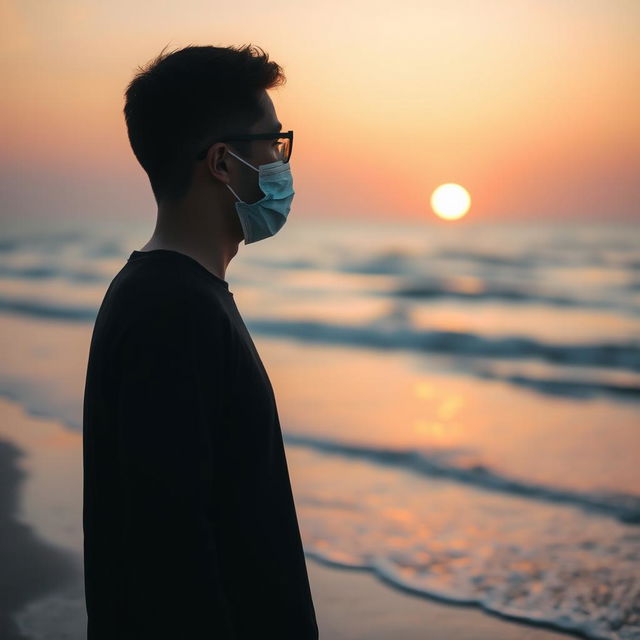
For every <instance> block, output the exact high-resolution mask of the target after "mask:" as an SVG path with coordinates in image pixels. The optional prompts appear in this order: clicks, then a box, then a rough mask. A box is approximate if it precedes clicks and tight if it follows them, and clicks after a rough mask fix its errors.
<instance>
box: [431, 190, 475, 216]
mask: <svg viewBox="0 0 640 640" xmlns="http://www.w3.org/2000/svg"><path fill="white" fill-rule="evenodd" d="M470 206H471V196H470V195H469V192H468V191H467V190H466V189H465V188H464V187H462V186H460V185H459V184H455V183H454V182H447V183H446V184H441V185H440V186H439V187H438V188H437V189H436V190H435V191H434V192H433V193H432V194H431V208H432V209H433V210H434V211H435V213H436V215H438V216H439V217H440V218H442V219H444V220H458V219H459V218H462V216H464V215H465V214H466V213H467V211H469V207H470Z"/></svg>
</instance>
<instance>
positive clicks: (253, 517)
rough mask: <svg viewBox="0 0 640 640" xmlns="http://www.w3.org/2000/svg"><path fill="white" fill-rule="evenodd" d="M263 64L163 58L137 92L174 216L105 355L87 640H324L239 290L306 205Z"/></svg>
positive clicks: (132, 108)
mask: <svg viewBox="0 0 640 640" xmlns="http://www.w3.org/2000/svg"><path fill="white" fill-rule="evenodd" d="M258 49H259V48H255V47H252V46H251V45H248V46H246V47H240V48H234V47H196V46H190V47H186V48H184V49H181V50H178V51H176V52H173V53H171V54H169V55H166V54H165V53H164V51H163V52H162V53H161V54H160V55H159V56H158V57H157V58H156V59H155V60H153V61H152V62H151V63H149V65H148V66H147V67H146V68H144V69H141V70H140V72H139V73H138V74H137V75H136V77H135V78H134V79H133V80H132V81H131V83H130V84H129V86H128V87H127V92H126V104H125V108H124V112H125V117H126V124H127V129H128V134H129V140H130V142H131V146H132V149H133V152H134V154H135V156H136V158H137V159H138V160H139V162H140V164H141V165H142V167H143V168H144V170H145V171H146V172H147V174H148V176H149V180H150V182H151V187H152V190H153V194H154V197H155V200H156V203H157V205H158V214H157V222H156V227H155V230H154V232H153V235H152V236H151V238H150V239H149V241H148V242H147V243H146V244H145V245H144V246H143V247H141V248H140V250H134V251H133V252H132V253H131V255H130V256H129V258H128V261H127V263H126V264H125V265H124V266H123V268H122V269H121V270H120V271H119V273H118V274H117V275H116V276H115V277H114V279H113V280H112V282H111V284H110V286H109V288H108V290H107V292H106V294H105V297H104V300H103V302H102V305H101V306H100V310H99V312H98V316H97V318H96V322H95V326H94V330H93V336H92V340H91V348H90V352H89V360H88V367H87V377H86V386H85V395H84V511H83V521H84V560H85V593H86V605H87V613H88V640H102V639H105V640H106V639H108V640H120V639H125V638H126V639H131V640H134V639H135V640H152V639H153V640H162V639H169V638H170V639H171V640H204V639H205V638H206V639H207V640H227V639H232V638H233V639H237V640H240V639H242V640H245V639H246V640H249V639H251V640H258V639H262V638H278V639H279V640H285V639H291V640H293V639H294V638H295V639H296V640H306V639H317V638H318V627H317V624H316V618H315V612H314V606H313V601H312V597H311V592H310V588H309V581H308V576H307V570H306V565H305V558H304V552H303V547H302V542H301V538H300V532H299V527H298V521H297V517H296V511H295V505H294V500H293V495H292V492H291V485H290V481H289V474H288V469H287V462H286V457H285V452H284V446H283V442H282V433H281V429H280V424H279V419H278V411H277V407H276V401H275V398H274V394H273V389H272V387H271V384H270V382H269V377H268V375H267V372H266V371H265V369H264V366H263V364H262V362H261V360H260V357H259V355H258V353H257V351H256V348H255V345H254V343H253V341H252V339H251V337H250V335H249V333H248V332H247V328H246V326H245V324H244V322H243V320H242V318H241V316H240V313H239V312H238V309H237V307H236V305H235V301H234V298H233V293H232V292H231V291H230V290H229V285H228V283H227V282H226V280H225V272H226V268H227V266H228V264H229V262H230V261H231V259H232V258H233V256H234V255H235V254H236V253H237V251H238V244H239V243H240V241H241V240H243V239H244V240H245V244H249V243H251V242H255V241H256V240H259V239H263V238H267V237H269V236H270V235H273V234H274V233H276V232H277V231H278V230H279V229H280V228H281V227H282V225H283V224H284V221H285V220H286V216H287V214H288V212H289V206H290V203H291V200H292V196H293V190H292V182H291V174H290V169H289V164H288V162H289V154H290V152H291V145H292V138H293V133H292V132H287V133H286V134H285V133H283V132H281V133H282V136H281V137H280V138H278V132H279V131H280V129H281V124H280V122H278V118H277V116H276V113H275V110H274V106H273V103H272V101H271V99H270V97H269V95H268V94H267V92H266V90H267V89H270V88H273V87H274V86H277V85H279V84H282V83H283V82H284V75H283V72H282V68H281V67H280V66H279V65H277V64H276V63H275V62H273V61H269V60H268V56H267V54H265V53H264V52H263V51H262V50H259V51H258ZM260 134H264V135H262V136H261V135H260ZM236 136H237V138H236ZM252 136H253V139H252ZM264 165H266V166H264ZM261 187H262V188H261Z"/></svg>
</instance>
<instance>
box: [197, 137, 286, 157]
mask: <svg viewBox="0 0 640 640" xmlns="http://www.w3.org/2000/svg"><path fill="white" fill-rule="evenodd" d="M240 140H273V141H274V147H275V148H276V156H277V159H278V160H282V161H283V162H289V158H290V157H291V150H292V149H293V131H275V132H274V133H237V134H233V135H229V136H225V137H224V138H220V139H218V140H214V141H213V142H211V143H209V145H208V146H207V147H205V148H204V149H202V151H200V153H198V155H197V156H196V158H197V159H198V160H202V159H204V158H205V157H206V155H207V151H209V149H210V148H211V145H213V144H215V143H216V142H234V141H240Z"/></svg>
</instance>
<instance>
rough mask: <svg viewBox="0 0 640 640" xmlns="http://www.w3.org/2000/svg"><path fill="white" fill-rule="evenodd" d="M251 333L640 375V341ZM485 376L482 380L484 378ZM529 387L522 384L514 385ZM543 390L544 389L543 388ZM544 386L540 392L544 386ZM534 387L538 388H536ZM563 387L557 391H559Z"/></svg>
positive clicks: (272, 327) (80, 311) (75, 315)
mask: <svg viewBox="0 0 640 640" xmlns="http://www.w3.org/2000/svg"><path fill="white" fill-rule="evenodd" d="M0 311H5V312H10V313H20V314H25V315H29V316H33V317H37V318H50V319H59V320H68V321H70V322H89V321H95V318H96V315H97V309H96V308H95V307H91V306H83V305H64V304H60V303H55V302H53V301H42V300H29V299H23V298H11V297H10V296H3V297H0ZM245 323H246V324H247V326H249V327H250V329H251V330H252V331H255V332H256V333H259V334H262V335H269V336H277V337H284V338H289V339H292V340H302V341H308V342H320V343H325V344H342V345H348V346H355V347H368V348H372V349H384V350H388V349H398V350H410V351H413V352H425V353H429V352H431V353H438V354H444V355H449V356H455V357H473V358H489V359H493V358H496V359H523V358H527V359H534V360H542V361H546V362H550V363H553V364H563V365H574V366H589V367H608V368H617V369H624V370H629V371H633V372H639V371H640V341H634V340H630V341H626V342H622V341H620V342H613V341H607V342H605V341H602V342H596V343H581V344H550V343H545V342H542V341H540V340H536V339H534V338H529V337H526V336H502V337H485V336H482V335H479V334H476V333H467V332H460V331H441V330H422V329H415V328H413V327H412V326H411V325H410V324H408V323H407V322H406V321H405V320H403V319H402V318H401V319H400V321H399V322H397V321H396V320H394V318H392V317H387V316H383V317H381V318H379V319H375V320H373V321H371V322H370V323H369V324H366V325H361V326H352V325H339V324H329V323H325V322H320V321H314V320H306V321H305V320H283V319H270V318H255V317H254V318H245ZM483 375H484V374H483ZM515 382H519V383H522V384H525V383H526V381H525V380H524V379H521V380H517V379H516V380H515ZM540 384H542V383H540ZM540 384H539V385H538V386H540ZM571 385H573V387H574V389H577V388H578V387H579V386H582V390H583V392H585V393H586V392H588V391H589V390H590V391H591V392H592V393H593V392H596V391H598V390H601V391H603V392H607V391H609V392H613V393H616V392H619V393H621V394H624V395H627V396H629V397H631V396H634V395H635V393H634V391H633V390H632V389H625V388H623V387H622V386H617V385H607V384H600V385H595V386H593V385H592V386H591V387H589V385H588V384H586V383H585V384H582V385H580V383H578V382H576V381H572V382H569V383H568V384H565V385H564V387H565V388H566V389H567V390H569V388H570V386H571ZM531 386H534V385H533V383H532V384H531ZM562 387H563V383H562V382H559V383H558V384H557V386H556V389H558V390H560V389H561V388H562Z"/></svg>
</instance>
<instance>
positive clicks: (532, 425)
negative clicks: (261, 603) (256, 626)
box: [0, 223, 640, 640]
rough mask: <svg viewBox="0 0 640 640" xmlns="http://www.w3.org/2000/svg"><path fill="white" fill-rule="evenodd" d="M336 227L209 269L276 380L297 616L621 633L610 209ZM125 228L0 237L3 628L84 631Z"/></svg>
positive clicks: (632, 376) (629, 407)
mask: <svg viewBox="0 0 640 640" xmlns="http://www.w3.org/2000/svg"><path fill="white" fill-rule="evenodd" d="M356 231H357V229H354V232H353V233H352V232H351V230H350V229H349V228H344V227H343V226H342V225H337V226H331V225H313V226H311V227H309V228H306V226H303V225H300V226H299V228H298V229H297V230H296V229H295V228H294V229H292V230H291V239H292V241H291V242H290V243H289V244H287V245H286V246H284V245H278V242H277V240H275V241H273V242H272V243H271V244H268V243H264V245H258V246H257V247H253V248H252V249H253V251H252V252H251V253H247V254H246V255H245V254H243V255H242V256H238V258H237V260H236V261H234V264H233V270H230V274H229V281H230V289H231V291H233V292H234V296H235V298H236V302H237V304H238V308H239V309H240V310H241V312H242V314H243V317H244V318H245V320H246V324H247V327H248V329H249V330H250V332H251V334H252V336H253V338H254V341H255V343H256V346H257V348H258V350H259V352H260V355H261V358H262V360H263V362H264V364H265V368H266V369H267V371H268V372H269V376H270V379H271V382H272V384H273V388H274V392H275V396H276V398H277V402H278V411H279V415H280V418H281V424H282V431H283V438H284V442H285V449H286V455H287V461H288V467H289V472H290V476H291V485H292V489H293V493H294V497H295V502H296V510H297V515H298V520H299V524H300V531H301V536H302V540H303V543H304V548H305V553H306V555H307V558H308V567H309V576H310V582H311V587H312V593H313V596H314V602H315V604H316V609H317V615H318V623H319V626H320V631H321V638H322V639H323V640H333V639H335V640H339V639H341V638H363V639H364V638H373V639H375V638H385V639H386V638H389V639H390V640H403V639H404V638H408V639H413V638H427V639H429V638H453V639H455V638H474V639H482V638H542V637H554V636H557V637H566V635H565V632H566V631H567V630H569V629H572V630H573V632H574V633H578V632H579V633H581V634H582V635H583V636H584V637H587V638H592V639H594V640H596V639H597V640H601V639H605V640H629V639H631V638H634V637H638V636H637V635H636V636H634V634H638V629H640V621H639V620H638V614H637V605H636V604H635V603H637V601H638V600H637V599H638V594H639V593H640V581H639V580H638V576H639V575H640V571H639V565H638V562H639V559H640V553H639V551H640V531H639V529H638V523H639V522H640V474H639V473H638V465H637V460H638V452H639V451H640V438H639V435H638V429H637V425H638V420H639V415H640V414H639V412H638V398H639V397H640V394H639V392H638V389H640V345H639V344H638V342H637V335H639V333H638V332H639V331H640V299H638V297H637V293H635V294H634V293H633V291H634V289H633V282H634V280H633V278H634V277H635V275H636V272H637V268H636V267H635V266H634V265H636V264H637V260H640V255H638V252H637V249H636V247H635V244H634V243H633V242H631V238H633V237H634V235H633V233H631V230H630V231H628V232H624V230H616V229H613V228H611V229H607V230H605V229H601V228H597V229H596V228H589V227H584V228H581V229H580V230H579V232H578V231H577V232H576V233H575V234H573V235H572V236H571V242H570V243H569V244H567V237H568V236H567V235H566V234H565V233H564V232H563V231H562V230H561V229H556V228H555V227H553V226H548V227H536V229H530V230H526V229H519V228H515V227H508V226H504V227H500V226H494V227H487V228H486V229H484V235H483V236H482V238H484V240H483V241H482V242H481V241H480V240H478V239H477V238H476V237H475V233H471V231H469V232H468V233H469V234H471V235H467V236H466V237H465V238H462V237H457V236H456V237H455V238H454V237H453V236H451V235H447V234H446V233H443V234H442V235H441V236H437V234H436V233H435V231H434V232H432V233H431V234H430V235H429V236H428V237H427V236H423V235H420V233H419V232H418V230H416V229H413V228H411V227H409V226H407V227H406V228H405V227H404V226H402V225H399V224H396V223H394V224H393V225H391V226H381V227H380V228H378V227H376V226H374V225H370V226H369V227H368V228H367V231H366V235H361V234H359V233H356ZM145 233H146V229H136V228H135V227H132V228H131V229H129V228H123V229H117V230H112V229H106V228H105V229H100V228H90V229H87V230H82V229H80V228H79V229H77V230H73V231H72V232H71V231H69V232H68V233H63V232H61V231H60V230H58V229H51V230H46V229H45V230H43V231H42V232H41V233H40V232H39V233H33V234H31V235H29V234H27V235H25V234H24V233H22V234H18V235H16V237H15V238H13V239H12V240H10V241H7V242H6V244H5V245H4V246H3V247H0V266H1V267H2V268H3V269H4V272H3V273H4V276H2V277H0V347H1V349H2V353H3V359H2V361H1V362H0V477H1V478H2V479H3V481H2V483H0V487H1V488H2V492H0V512H1V513H0V521H1V522H2V531H3V534H4V542H3V543H2V545H0V566H2V567H3V572H2V573H1V574H0V637H2V638H3V640H4V638H9V639H10V640H11V639H13V640H18V639H19V640H63V639H66V640H69V639H71V640H82V639H83V637H84V629H85V624H86V621H85V616H86V613H85V609H84V593H83V583H82V557H81V556H82V543H83V532H82V392H83V386H84V377H85V372H86V364H87V354H88V348H89V343H90V338H91V330H92V327H93V320H94V318H95V314H96V311H97V309H98V307H99V304H100V301H101V300H102V297H103V295H104V292H105V290H106V288H107V287H108V285H109V282H110V281H111V279H112V278H113V276H114V275H115V274H116V273H117V271H118V269H119V268H121V266H122V265H123V263H124V262H125V261H126V256H127V255H128V253H129V250H130V249H131V248H134V247H139V246H142V244H143V243H142V238H143V237H144V234H145ZM461 233H462V232H461ZM454 242H455V243H456V244H457V245H458V246H459V247H462V246H463V245H464V246H468V247H470V249H469V250H464V251H463V249H462V248H460V249H458V250H457V251H453V250H452V249H451V247H452V246H454ZM480 245H482V246H480ZM474 247H475V248H474ZM504 247H508V251H507V250H505V249H504ZM596 251H598V252H599V253H598V254H597V255H598V256H599V258H598V259H599V263H598V264H599V265H600V266H599V267H598V268H597V269H596V268H595V267H593V268H592V267H590V266H589V265H590V264H591V263H592V261H593V260H594V257H593V256H594V252H596ZM523 255H526V258H523V257H521V256H523ZM594 269H595V270H594ZM576 283H579V285H580V286H578V285H577V284H576ZM179 433H180V425H179V424H178V425H176V437H179ZM248 579H251V576H248ZM543 624H546V625H547V626H546V627H542V626H540V625H543ZM567 635H568V634H567Z"/></svg>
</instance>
